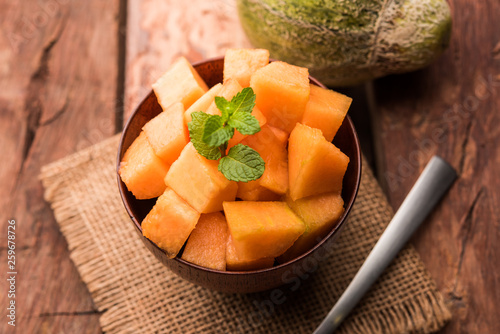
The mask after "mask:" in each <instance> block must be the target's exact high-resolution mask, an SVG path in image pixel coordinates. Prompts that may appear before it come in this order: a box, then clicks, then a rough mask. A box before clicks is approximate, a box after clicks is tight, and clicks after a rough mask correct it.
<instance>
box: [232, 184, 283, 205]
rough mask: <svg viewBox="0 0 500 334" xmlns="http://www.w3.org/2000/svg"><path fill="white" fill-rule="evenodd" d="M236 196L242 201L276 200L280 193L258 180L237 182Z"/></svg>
mask: <svg viewBox="0 0 500 334" xmlns="http://www.w3.org/2000/svg"><path fill="white" fill-rule="evenodd" d="M236 197H237V198H240V199H242V200H244V201H278V200H280V199H281V195H279V194H276V193H274V192H272V191H271V190H269V189H267V188H264V187H263V186H261V185H260V182H259V180H256V181H249V182H238V192H237V193H236Z"/></svg>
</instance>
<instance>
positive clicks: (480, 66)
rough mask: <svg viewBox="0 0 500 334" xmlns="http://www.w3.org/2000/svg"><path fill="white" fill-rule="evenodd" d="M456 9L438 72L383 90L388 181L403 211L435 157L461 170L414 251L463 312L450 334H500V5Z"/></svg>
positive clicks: (379, 132)
mask: <svg viewBox="0 0 500 334" xmlns="http://www.w3.org/2000/svg"><path fill="white" fill-rule="evenodd" d="M451 8H452V15H453V34H452V38H451V45H450V48H449V49H448V50H447V51H446V52H445V54H444V55H443V56H442V57H441V58H440V59H439V60H438V61H437V62H436V63H435V64H433V65H432V66H431V67H429V68H427V69H425V70H422V71H419V72H415V73H411V74H406V75H400V76H393V77H388V78H384V79H381V80H377V81H376V82H375V83H374V85H373V96H374V99H375V102H376V108H375V110H374V112H373V114H374V115H376V117H374V119H375V124H374V129H376V130H375V131H376V140H377V148H378V149H377V152H378V153H379V155H378V160H377V161H378V163H379V166H378V167H379V168H378V170H379V171H382V173H379V179H380V180H381V183H382V184H383V185H384V186H385V189H386V193H387V194H388V196H389V199H390V203H391V204H392V206H393V207H395V208H396V207H398V206H399V205H400V203H401V202H402V201H403V199H404V197H405V195H406V194H407V192H408V190H409V189H410V187H411V186H412V185H413V183H414V182H415V180H416V177H417V175H418V174H419V173H420V171H421V170H422V169H423V168H424V166H425V164H426V163H427V161H428V160H429V158H430V157H431V155H432V154H439V155H441V156H442V157H443V158H445V159H446V160H448V161H449V162H450V163H451V164H452V165H453V166H454V167H455V168H456V170H457V171H458V173H459V176H460V177H459V179H458V181H457V182H456V183H455V185H454V186H453V188H452V190H451V191H450V193H449V195H448V197H447V198H446V199H445V200H444V202H443V205H441V206H440V207H439V208H438V209H437V210H436V211H435V212H434V214H433V215H432V217H431V218H430V219H428V221H427V223H426V224H424V226H423V227H422V228H421V229H420V230H419V233H417V235H416V236H415V238H414V239H413V243H414V244H415V246H416V248H417V250H418V251H419V253H420V254H421V256H422V259H423V261H424V263H425V264H426V266H427V268H428V270H429V271H430V273H431V275H432V277H433V278H434V279H435V281H436V283H437V285H438V287H439V289H440V290H441V291H442V292H443V294H444V295H445V298H446V300H447V301H448V302H449V304H450V307H451V310H452V311H453V315H454V318H453V320H452V321H451V323H450V324H449V325H448V326H447V328H445V330H444V331H443V333H450V334H451V333H500V318H499V317H498V314H499V312H498V309H499V307H500V270H499V268H500V256H499V255H500V246H499V241H500V209H499V205H500V168H499V167H498V165H499V164H500V127H499V126H500V26H499V24H498V17H499V15H500V2H498V1H495V0H490V1H481V2H471V1H465V0H459V1H453V2H452V3H451Z"/></svg>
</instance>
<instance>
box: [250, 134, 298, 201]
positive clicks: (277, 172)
mask: <svg viewBox="0 0 500 334" xmlns="http://www.w3.org/2000/svg"><path fill="white" fill-rule="evenodd" d="M285 138H287V137H286V136H282V137H281V139H280V138H278V137H276V135H275V134H274V131H273V130H272V129H270V128H269V127H268V126H267V125H265V126H263V127H262V128H261V130H260V131H259V132H257V133H256V134H254V135H252V136H247V137H246V138H245V139H243V140H242V141H241V144H244V145H248V146H250V147H251V148H253V149H254V150H256V151H257V152H259V154H260V156H261V158H262V159H263V160H264V163H265V169H264V174H262V176H261V177H260V178H259V179H258V180H257V181H258V182H259V184H260V185H261V186H263V187H264V188H267V189H269V190H271V191H272V192H275V193H277V194H281V195H283V194H285V193H286V192H287V190H288V153H287V150H286V144H287V142H286V140H284V139H285Z"/></svg>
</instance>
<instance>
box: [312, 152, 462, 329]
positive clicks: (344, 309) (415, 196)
mask: <svg viewBox="0 0 500 334" xmlns="http://www.w3.org/2000/svg"><path fill="white" fill-rule="evenodd" d="M456 177H457V174H456V172H455V170H454V169H453V168H452V167H451V166H450V165H449V164H448V163H447V162H446V161H444V160H443V159H442V158H440V157H438V156H434V157H432V159H431V161H430V162H429V163H428V164H427V166H426V167H425V169H424V171H423V172H422V174H421V175H420V177H419V178H418V180H417V182H416V183H415V185H414V186H413V188H412V189H411V190H410V192H409V194H408V196H407V197H406V199H405V200H404V201H403V204H401V206H400V207H399V209H398V211H397V212H396V214H395V215H394V217H393V218H392V220H391V222H390V223H389V225H387V228H386V229H385V231H384V233H383V234H382V236H381V237H380V239H379V240H378V242H377V243H376V244H375V246H374V247H373V249H372V251H371V252H370V254H369V255H368V257H367V258H366V260H365V262H364V263H363V265H362V266H361V268H360V269H359V271H358V272H357V274H356V276H355V277H354V279H353V280H352V281H351V283H350V284H349V286H348V287H347V289H346V290H345V291H344V293H343V294H342V296H340V298H339V300H338V301H337V303H336V304H335V306H334V307H333V308H332V309H331V311H330V312H329V313H328V315H327V316H326V318H325V319H324V320H323V322H322V323H321V324H320V325H319V327H318V328H317V329H316V330H315V331H314V334H327V333H328V334H330V333H332V332H333V331H335V329H336V328H337V327H338V326H339V325H340V323H341V322H342V321H343V320H344V319H345V317H346V316H347V315H348V314H349V312H351V310H352V309H353V308H354V306H356V304H357V303H358V302H359V301H360V300H361V298H362V297H363V295H364V294H365V293H366V292H367V291H368V289H369V288H370V287H371V286H372V285H373V283H375V281H376V280H377V278H378V277H379V276H380V274H382V272H383V271H384V270H385V268H386V267H387V266H388V265H389V264H390V263H391V262H392V260H393V259H394V257H396V255H397V254H398V253H399V251H400V250H401V248H403V246H404V245H405V244H406V242H407V241H408V239H410V237H411V235H412V234H413V232H415V230H416V229H417V228H418V227H419V226H420V224H421V223H422V222H423V221H424V219H425V218H426V217H427V215H428V214H429V213H430V212H431V211H432V209H433V208H434V206H435V205H436V204H437V203H438V202H439V200H440V199H441V197H442V196H443V195H444V194H445V193H446V191H447V190H448V189H449V188H450V186H451V185H452V184H453V182H454V181H455V179H456Z"/></svg>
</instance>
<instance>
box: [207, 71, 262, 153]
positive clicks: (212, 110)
mask: <svg viewBox="0 0 500 334" xmlns="http://www.w3.org/2000/svg"><path fill="white" fill-rule="evenodd" d="M242 90H243V87H241V85H240V84H239V83H238V81H236V80H234V79H228V80H226V82H224V84H223V85H222V89H221V90H220V91H219V93H218V94H217V96H221V97H223V98H225V99H226V100H228V101H231V99H232V98H233V96H235V95H236V94H238V93H239V92H241V91H242ZM207 113H208V114H210V115H220V114H221V112H220V110H219V109H218V108H217V105H216V104H215V102H213V103H212V104H211V105H210V107H208V109H207ZM252 115H254V116H255V118H256V119H257V120H258V121H259V125H260V126H261V127H262V126H263V125H264V124H266V117H265V116H264V115H263V114H262V112H261V111H260V110H259V108H257V107H254V108H253V110H252ZM245 137H246V135H243V134H241V133H240V132H239V131H237V130H236V131H234V135H233V138H231V139H230V140H229V142H228V147H229V148H230V147H233V146H234V145H236V144H238V143H239V142H241V141H242V140H243V138H245Z"/></svg>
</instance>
